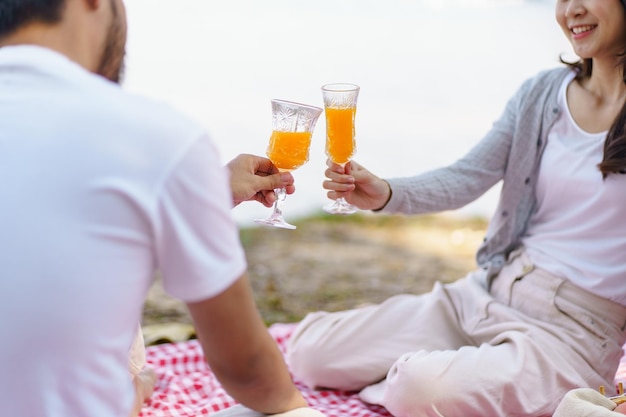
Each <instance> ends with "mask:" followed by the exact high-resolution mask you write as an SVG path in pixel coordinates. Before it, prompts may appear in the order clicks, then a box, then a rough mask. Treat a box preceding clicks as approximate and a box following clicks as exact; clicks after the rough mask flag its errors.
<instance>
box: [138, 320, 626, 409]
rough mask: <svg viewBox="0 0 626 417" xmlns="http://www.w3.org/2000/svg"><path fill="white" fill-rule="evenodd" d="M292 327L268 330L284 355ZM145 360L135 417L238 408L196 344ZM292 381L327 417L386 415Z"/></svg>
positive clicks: (153, 349) (166, 348)
mask: <svg viewBox="0 0 626 417" xmlns="http://www.w3.org/2000/svg"><path fill="white" fill-rule="evenodd" d="M294 326H295V324H274V325H272V326H271V327H270V328H269V331H270V334H271V335H272V336H273V337H274V339H276V342H277V343H278V346H279V348H280V349H281V351H282V352H283V354H284V353H285V346H286V342H287V340H288V339H289V337H290V336H291V332H292V331H293V328H294ZM146 360H147V363H148V364H149V365H151V366H153V367H154V368H155V371H156V374H157V382H156V386H155V389H154V393H153V395H152V397H150V399H149V400H148V401H147V402H146V403H145V404H144V407H143V409H142V411H141V413H140V415H139V416H140V417H200V416H210V415H212V414H215V413H216V412H217V411H220V410H223V409H226V408H228V407H231V406H233V405H235V404H237V402H236V401H235V400H233V399H232V398H231V397H230V396H229V395H228V394H227V393H226V391H224V389H223V388H222V387H221V385H220V383H219V382H218V381H217V379H216V378H215V376H214V375H213V373H212V372H211V369H210V368H209V367H208V365H207V364H206V362H205V361H204V356H203V354H202V348H201V347H200V344H199V342H198V341H197V340H189V341H186V342H179V343H167V344H161V345H155V346H149V347H148V348H146ZM295 382H296V385H297V386H298V388H299V389H300V390H301V391H302V393H303V395H304V397H305V398H306V399H307V401H308V402H309V405H310V406H311V407H313V408H315V409H317V410H319V411H321V412H322V413H324V414H325V415H326V416H327V417H391V414H389V412H388V411H387V410H385V409H384V408H383V407H380V406H375V405H369V404H365V403H364V402H362V401H361V400H360V399H359V398H358V396H357V394H356V392H343V391H330V390H326V391H317V390H311V389H309V388H307V387H306V386H304V385H303V384H302V383H300V382H298V381H297V380H296V381H295ZM618 382H624V383H626V358H624V359H622V362H621V365H620V367H619V370H618V372H617V375H616V383H618ZM591 388H596V387H591Z"/></svg>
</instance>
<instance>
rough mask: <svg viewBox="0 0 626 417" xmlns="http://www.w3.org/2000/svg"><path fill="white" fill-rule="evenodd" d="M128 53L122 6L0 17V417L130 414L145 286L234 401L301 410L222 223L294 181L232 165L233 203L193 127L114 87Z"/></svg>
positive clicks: (249, 161) (245, 160)
mask: <svg viewBox="0 0 626 417" xmlns="http://www.w3.org/2000/svg"><path fill="white" fill-rule="evenodd" d="M125 41H126V19H125V11H124V5H123V2H122V0H3V1H2V2H1V3H0V178H1V180H2V185H0V230H1V231H2V232H1V233H0V247H1V248H2V250H0V268H2V275H1V276H0V306H1V310H0V311H1V312H2V315H1V316H0V334H1V335H2V343H0V409H1V410H2V412H1V414H2V415H6V416H20V417H84V416H93V417H123V416H125V415H128V414H129V413H130V411H131V406H132V403H133V396H134V393H133V387H132V383H131V380H130V378H129V376H128V349H129V347H130V345H131V342H132V341H133V337H134V336H135V330H136V325H137V323H138V322H139V320H140V316H141V312H142V304H143V301H144V298H145V296H146V293H147V290H148V288H149V286H150V284H151V282H152V279H153V276H154V273H155V271H159V273H160V274H161V276H162V278H163V283H164V286H165V289H166V290H167V291H168V292H169V294H171V295H172V296H175V297H178V298H180V299H182V300H184V301H185V302H187V304H188V306H189V309H190V312H191V315H192V317H193V319H194V321H195V324H196V330H197V333H198V336H199V340H200V342H201V344H202V347H203V349H204V352H205V356H206V359H207V361H208V363H209V365H210V366H211V368H212V370H213V372H214V373H215V374H216V376H217V377H218V378H219V379H220V381H221V383H222V385H223V386H224V388H225V389H226V390H227V391H228V392H229V393H230V394H231V395H232V396H233V397H234V398H235V399H236V400H237V401H239V402H240V403H241V404H243V405H245V406H247V407H249V408H250V409H253V410H257V411H259V412H261V413H265V414H274V413H281V412H288V411H290V410H299V409H303V407H306V402H305V400H304V399H303V397H302V396H301V394H300V393H299V392H298V390H297V389H296V387H295V386H294V385H293V382H292V380H291V378H290V376H289V373H288V371H287V368H286V366H285V364H284V361H283V358H282V356H281V354H280V352H279V350H278V348H277V346H276V344H275V342H274V340H273V339H272V338H271V337H270V335H269V333H268V332H267V331H266V328H265V326H264V324H263V322H262V320H261V319H260V317H259V314H258V311H257V309H256V306H255V304H254V301H253V298H252V295H251V291H250V288H249V286H248V283H247V274H246V262H245V257H244V253H243V250H242V247H241V245H240V242H239V240H238V232H237V228H236V226H235V224H234V223H233V220H232V218H231V215H230V212H229V210H230V208H231V207H232V204H233V202H234V203H238V202H240V201H243V200H248V199H258V200H261V201H262V202H264V203H265V204H269V203H270V202H271V200H272V199H273V198H275V197H274V196H273V194H272V193H271V191H269V190H271V188H273V187H275V186H277V185H279V183H281V182H282V183H283V184H285V183H290V181H291V178H290V177H289V176H288V175H287V176H281V175H272V176H270V177H269V178H265V179H263V178H262V177H261V176H260V175H255V174H260V173H259V172H257V171H259V170H260V171H263V170H267V168H268V166H265V167H262V165H263V164H264V163H265V164H266V163H267V161H266V160H264V159H263V158H254V157H251V156H247V157H246V156H244V157H241V158H238V159H236V160H235V161H233V163H232V165H230V168H231V169H233V170H235V171H236V172H235V175H236V176H235V177H233V178H232V179H231V184H233V185H234V187H235V188H234V189H233V192H231V189H230V188H229V178H228V170H226V169H224V168H223V166H222V164H221V162H220V161H219V158H218V156H217V152H216V149H215V147H214V145H213V143H212V142H211V140H210V139H209V138H208V137H207V135H206V134H205V132H204V131H203V129H202V128H201V126H199V125H198V124H196V123H194V122H193V121H191V120H189V119H187V118H186V117H184V116H183V115H181V114H179V113H177V112H175V111H173V110H172V109H171V108H169V107H168V106H166V105H164V104H160V103H156V102H153V101H150V100H147V99H144V98H142V97H137V96H133V95H130V94H128V93H125V92H124V91H122V89H120V87H119V85H118V84H117V82H118V81H119V79H120V76H121V72H122V67H123V57H124V45H125ZM264 161H265V162H264ZM274 172H275V171H274V170H271V171H270V172H269V173H274ZM281 185H282V184H281ZM264 190H268V191H264ZM292 191H293V189H292ZM305 410H306V409H305Z"/></svg>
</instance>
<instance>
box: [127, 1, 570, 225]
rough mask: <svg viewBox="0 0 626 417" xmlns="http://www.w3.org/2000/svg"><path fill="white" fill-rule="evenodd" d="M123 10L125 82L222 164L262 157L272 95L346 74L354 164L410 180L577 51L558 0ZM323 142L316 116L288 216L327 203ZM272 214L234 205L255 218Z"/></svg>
mask: <svg viewBox="0 0 626 417" xmlns="http://www.w3.org/2000/svg"><path fill="white" fill-rule="evenodd" d="M126 4H127V12H128V20H129V42H128V51H127V73H126V80H125V83H124V87H125V88H126V89H127V90H129V91H131V92H135V93H138V94H143V95H147V96H150V97H153V98H154V99H156V100H160V101H166V102H168V103H170V104H171V105H172V106H174V107H175V108H177V109H178V110H180V111H183V112H185V113H187V114H189V115H190V116H192V117H194V118H195V119H196V120H198V121H199V122H200V123H202V124H203V125H204V126H205V127H206V129H207V130H208V131H209V133H210V135H211V137H212V138H213V140H214V141H215V143H216V145H217V147H218V149H219V150H220V155H221V157H222V159H223V160H224V162H226V161H228V160H230V159H231V158H233V157H234V156H236V155H237V154H239V153H255V154H259V155H263V154H264V153H265V148H266V146H267V141H268V139H269V133H270V131H271V125H270V122H271V111H270V100H271V99H273V98H281V99H285V100H291V101H298V102H303V103H307V104H312V105H318V106H320V105H321V104H322V102H321V93H320V87H321V85H323V84H326V83H330V82H350V83H355V84H358V85H360V86H361V93H360V96H359V104H358V110H357V121H356V130H357V154H356V155H355V157H354V158H355V160H357V161H358V162H360V163H361V164H363V165H365V166H366V167H367V168H369V169H370V170H371V171H373V172H375V173H376V174H378V175H380V176H382V177H395V176H407V175H414V174H417V173H419V172H422V171H425V170H429V169H433V168H436V167H438V166H441V165H445V164H448V163H451V162H453V161H454V160H455V159H457V158H459V157H461V156H462V155H463V154H464V153H465V152H466V151H467V150H469V148H470V147H471V146H473V144H475V143H476V142H477V141H478V140H480V138H481V137H482V136H483V135H484V133H485V132H486V131H487V130H488V129H489V127H490V126H491V124H492V123H493V121H495V120H496V119H497V117H499V115H500V114H501V112H502V109H503V107H504V105H505V104H506V101H507V100H508V99H509V97H510V96H511V95H512V94H513V93H514V92H515V90H516V89H517V88H518V87H519V85H520V84H521V83H522V82H523V81H524V80H525V79H527V78H528V77H531V76H533V75H535V74H536V73H537V72H538V71H541V70H543V69H547V68H552V67H555V66H557V65H559V63H558V58H559V55H561V54H565V55H566V56H569V57H572V55H571V52H570V49H569V44H568V43H567V42H566V40H565V38H564V36H563V34H562V33H561V31H560V28H559V27H558V26H557V24H556V22H555V19H554V10H553V8H554V1H553V0H547V1H546V0H535V1H521V0H385V1H380V0H376V1H374V0H316V1H314V2H312V1H309V2H304V1H296V0H263V1H259V0H222V1H212V0H176V1H174V2H173V1H171V0H129V1H127V3H126ZM568 54H569V55H568ZM324 136H325V125H324V123H323V122H319V123H318V125H317V127H316V130H315V133H314V135H313V144H312V146H311V150H310V159H309V162H308V163H307V164H306V165H305V166H304V167H302V168H300V169H298V170H297V171H294V177H295V178H296V187H297V191H296V194H294V195H292V196H289V197H288V200H287V202H286V205H285V208H284V210H285V216H286V217H288V218H289V217H297V216H302V215H307V214H310V213H314V212H316V211H319V209H320V208H321V206H322V205H323V204H325V203H326V195H325V190H323V189H322V186H321V184H322V181H323V180H324V173H323V172H324V169H325V160H326V156H325V154H324ZM496 199H497V190H496V189H494V190H492V191H490V192H489V193H488V195H486V196H485V197H484V198H481V199H479V201H477V202H476V203H473V204H471V205H470V206H468V207H467V208H466V209H463V210H461V211H460V213H462V214H463V213H465V214H472V215H473V214H480V215H489V214H490V213H491V212H492V211H493V209H495V202H496ZM268 210H269V209H267V208H265V207H262V206H260V205H258V204H244V205H241V206H240V207H237V208H236V209H235V210H234V212H233V213H234V216H235V218H236V220H237V221H238V222H240V223H241V224H242V225H252V220H253V219H254V218H255V217H259V216H262V217H265V216H266V215H267V214H268ZM290 215H291V216H290Z"/></svg>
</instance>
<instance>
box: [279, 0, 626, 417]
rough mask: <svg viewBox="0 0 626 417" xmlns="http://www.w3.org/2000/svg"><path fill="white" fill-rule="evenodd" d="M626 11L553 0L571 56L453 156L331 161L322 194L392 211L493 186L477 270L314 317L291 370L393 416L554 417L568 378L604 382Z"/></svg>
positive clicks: (622, 151) (613, 324) (607, 0)
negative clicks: (383, 164)
mask: <svg viewBox="0 0 626 417" xmlns="http://www.w3.org/2000/svg"><path fill="white" fill-rule="evenodd" d="M625 14H626V12H625V6H624V4H623V3H622V2H620V0H557V2H556V20H557V22H558V24H559V25H560V27H561V28H562V29H563V32H564V33H565V36H566V37H567V38H568V39H569V41H570V42H571V44H572V46H573V49H574V51H575V53H576V54H577V55H578V56H579V57H580V58H581V60H580V62H577V63H575V64H571V65H566V66H565V67H564V68H558V69H554V70H550V71H545V72H542V73H540V74H538V75H537V76H536V77H535V78H533V79H531V80H528V81H527V82H526V83H524V84H523V85H522V87H521V88H520V89H519V91H518V92H517V93H516V94H515V95H514V97H513V98H511V100H510V101H509V103H508V104H507V106H506V108H505V111H504V113H503V115H502V116H501V117H500V119H499V120H498V121H497V122H496V123H495V124H494V126H493V127H492V129H491V131H490V132H489V133H488V134H487V135H486V136H485V138H484V139H483V140H482V141H481V142H479V143H478V144H477V145H476V146H475V147H474V149H472V150H471V151H470V152H469V153H468V154H467V155H466V156H465V157H463V158H462V159H460V160H459V161H457V162H455V163H454V164H452V165H451V166H448V167H445V168H441V169H438V170H434V171H431V172H427V173H425V174H422V175H418V176H415V177H410V178H396V179H389V180H383V179H381V178H380V177H378V176H376V175H374V174H373V173H371V172H370V171H368V170H367V169H365V168H364V167H362V166H361V165H359V164H358V163H356V162H353V163H351V165H350V166H349V167H348V169H346V170H345V171H344V170H343V169H342V168H341V167H340V166H338V165H334V164H331V163H329V169H328V170H327V171H326V176H327V177H328V180H327V181H326V182H325V183H324V187H325V188H326V189H328V190H329V192H328V196H329V197H330V198H338V197H344V198H346V199H347V200H348V201H349V202H350V203H352V204H355V205H357V206H358V207H360V208H361V209H370V210H375V211H381V212H386V213H404V214H419V213H427V212H436V211H442V210H450V209H455V208H459V207H462V206H464V205H465V204H467V203H469V202H471V201H473V200H475V199H477V198H478V197H480V196H481V195H482V194H483V193H484V192H486V191H487V190H489V189H490V188H491V187H492V186H493V185H495V184H496V183H498V182H499V181H503V188H502V194H501V198H500V203H499V206H498V209H497V211H496V214H495V215H494V217H493V218H492V220H491V222H490V225H489V228H488V231H487V235H486V237H485V240H484V242H483V244H482V245H481V247H480V248H479V250H478V253H477V260H478V263H479V265H480V268H479V269H478V270H476V271H474V272H472V273H470V274H469V275H468V276H467V277H465V278H464V279H461V280H458V281H456V282H454V283H452V284H445V285H441V284H437V285H435V287H434V289H433V290H432V291H431V292H430V293H427V294H424V295H420V296H414V295H399V296H396V297H392V298H390V299H389V300H387V301H385V302H383V303H382V304H380V305H377V306H369V307H365V308H362V309H356V310H351V311H345V312H337V313H326V312H317V313H313V314H310V315H308V316H307V317H306V318H305V319H304V320H303V321H302V322H301V323H300V324H299V325H298V327H297V328H296V330H295V332H294V334H293V337H292V341H291V344H290V346H289V349H288V352H287V355H288V361H289V363H290V366H291V369H292V371H293V372H294V375H295V377H296V378H297V379H299V380H302V381H305V382H306V383H307V384H309V385H310V386H315V387H330V388H337V389H345V390H359V391H360V396H361V398H362V399H363V400H364V401H366V402H370V403H374V404H380V405H383V406H385V407H386V408H387V409H388V410H389V411H390V412H391V413H392V414H393V415H394V416H396V417H409V416H415V417H417V416H442V415H443V416H460V415H462V416H464V417H471V416H481V417H491V416H534V417H537V416H550V415H552V413H553V412H554V411H555V409H556V407H557V405H558V404H559V401H560V400H561V399H562V398H563V396H564V395H565V394H566V392H567V391H569V390H571V389H573V388H576V387H598V386H600V385H604V386H607V387H611V386H613V377H614V375H615V371H616V369H617V366H618V361H619V358H620V357H621V356H622V345H623V344H624V342H625V340H626V339H625V335H624V331H623V329H624V326H625V324H626V279H624V278H625V277H626V216H624V215H623V207H624V206H626V193H624V190H626V176H624V175H622V173H623V172H624V171H625V170H626V137H625V135H624V129H623V126H624V122H625V120H626V108H625V106H624V103H625V102H626V84H625V77H624V68H625V62H626V61H625V58H624V55H623V53H624V52H625V51H626V18H625ZM524 29H525V30H532V28H524ZM609 394H611V393H609Z"/></svg>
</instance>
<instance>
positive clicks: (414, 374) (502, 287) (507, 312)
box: [287, 250, 626, 417]
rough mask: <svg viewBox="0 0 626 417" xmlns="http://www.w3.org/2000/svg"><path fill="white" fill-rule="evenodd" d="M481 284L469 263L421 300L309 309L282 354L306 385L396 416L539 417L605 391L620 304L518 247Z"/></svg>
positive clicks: (618, 345)
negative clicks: (580, 390)
mask: <svg viewBox="0 0 626 417" xmlns="http://www.w3.org/2000/svg"><path fill="white" fill-rule="evenodd" d="M483 282H484V271H482V270H478V271H475V272H473V273H470V274H469V275H468V276H466V277H465V278H463V279H461V280H458V281H456V282H454V283H451V284H436V285H435V287H434V289H433V290H432V291H431V292H430V293H427V294H424V295H398V296H395V297H392V298H390V299H388V300H387V301H385V302H383V303H382V304H379V305H375V306H369V307H364V308H360V309H355V310H349V311H343V312H336V313H327V312H317V313H312V314H309V315H308V316H307V317H305V319H304V320H303V321H302V322H301V323H299V325H298V326H297V328H296V329H295V332H294V333H293V335H292V338H291V340H290V343H289V345H288V350H287V361H288V363H289V365H290V367H291V370H292V372H293V373H294V376H295V377H296V378H297V379H299V380H301V381H303V382H305V383H306V384H308V385H309V386H311V387H316V388H323V387H327V388H334V389H341V390H358V391H360V396H361V398H362V399H363V400H364V401H366V402H369V403H372V404H380V405H382V406H384V407H386V408H387V409H388V410H389V411H390V412H391V413H392V414H393V415H394V416H396V417H422V416H445V417H474V416H475V417H504V416H532V417H539V416H550V415H552V413H553V412H554V410H555V409H556V407H557V404H558V403H559V401H560V400H561V399H562V397H563V396H564V395H565V393H566V392H567V391H568V390H570V389H572V388H576V387H593V388H596V389H597V388H598V387H599V386H600V385H604V386H605V387H609V388H611V387H613V386H614V384H613V377H614V375H615V372H616V369H617V366H618V363H619V359H620V357H621V356H622V345H623V343H624V340H625V337H624V331H623V328H624V324H625V321H626V308H625V307H623V306H621V305H618V304H615V303H613V302H611V301H607V300H605V299H602V298H600V297H597V296H595V295H592V294H590V293H588V292H586V291H583V290H582V289H580V288H578V287H575V286H574V285H572V284H570V283H569V282H568V281H566V280H564V279H562V278H559V277H556V276H554V275H552V274H549V273H547V272H546V271H543V270H541V269H539V268H536V267H534V266H533V265H532V263H531V262H530V260H529V258H528V256H527V255H526V254H525V252H524V251H523V250H517V251H515V252H513V253H512V254H511V256H509V261H508V263H507V265H505V267H504V268H503V269H502V271H501V272H500V273H499V274H498V276H497V277H495V278H494V279H493V280H492V282H491V285H490V288H485V285H484V284H483ZM357 285H358V284H357Z"/></svg>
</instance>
